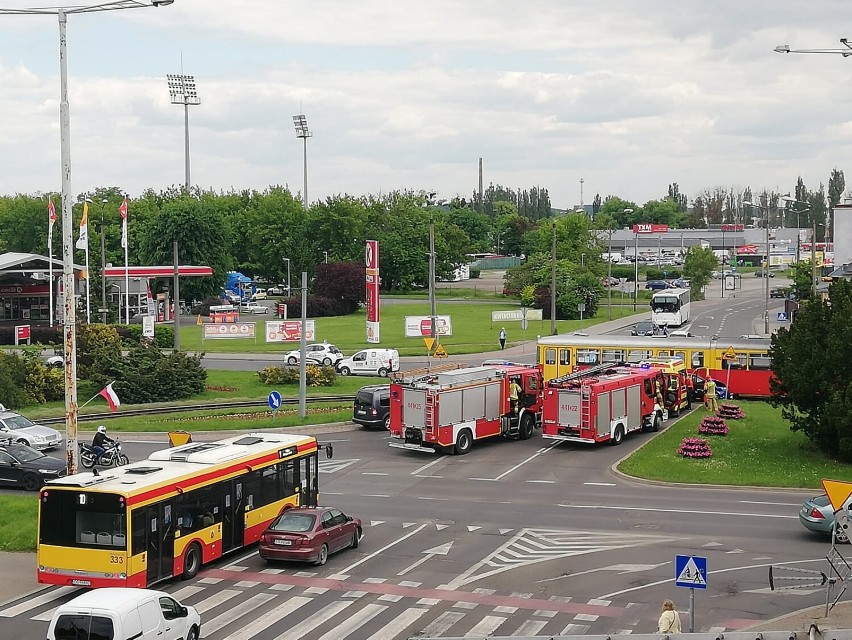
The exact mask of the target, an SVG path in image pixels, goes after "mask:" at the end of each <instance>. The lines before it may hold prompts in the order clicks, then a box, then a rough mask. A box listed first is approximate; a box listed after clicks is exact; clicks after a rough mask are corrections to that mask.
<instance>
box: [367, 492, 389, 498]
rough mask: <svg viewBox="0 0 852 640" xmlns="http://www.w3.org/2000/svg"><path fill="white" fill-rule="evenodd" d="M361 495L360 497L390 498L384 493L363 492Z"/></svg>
mask: <svg viewBox="0 0 852 640" xmlns="http://www.w3.org/2000/svg"><path fill="white" fill-rule="evenodd" d="M361 497H362V498H390V496H389V495H388V494H386V493H365V494H363V495H362V496H361Z"/></svg>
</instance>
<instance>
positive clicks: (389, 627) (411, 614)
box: [368, 608, 428, 640]
mask: <svg viewBox="0 0 852 640" xmlns="http://www.w3.org/2000/svg"><path fill="white" fill-rule="evenodd" d="M427 611H428V609H417V608H411V609H406V610H405V611H403V612H402V613H401V614H400V615H398V616H396V617H395V618H394V619H393V620H391V621H390V622H389V623H388V624H386V625H385V626H384V627H383V628H382V629H381V631H377V632H376V633H374V634H373V635H371V636H370V637H369V638H368V640H396V638H398V637H399V635H400V634H401V633H402V632H403V631H405V630H406V629H408V627H410V626H411V625H413V624H414V623H415V622H417V621H418V620H419V619H420V616H422V615H423V614H424V613H426V612H427Z"/></svg>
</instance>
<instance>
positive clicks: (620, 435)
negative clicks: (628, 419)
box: [610, 424, 624, 447]
mask: <svg viewBox="0 0 852 640" xmlns="http://www.w3.org/2000/svg"><path fill="white" fill-rule="evenodd" d="M622 440H624V427H622V426H621V425H620V424H619V425H616V427H615V432H614V433H613V434H612V440H610V444H612V446H614V447H617V446H618V445H620V444H621V441H622Z"/></svg>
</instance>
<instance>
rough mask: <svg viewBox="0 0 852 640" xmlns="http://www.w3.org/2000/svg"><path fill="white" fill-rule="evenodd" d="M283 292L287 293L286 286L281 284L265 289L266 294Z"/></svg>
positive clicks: (278, 294)
mask: <svg viewBox="0 0 852 640" xmlns="http://www.w3.org/2000/svg"><path fill="white" fill-rule="evenodd" d="M285 293H287V287H286V286H285V285H283V284H276V285H275V286H274V287H269V288H268V289H267V290H266V295H267V296H283V295H284V294H285Z"/></svg>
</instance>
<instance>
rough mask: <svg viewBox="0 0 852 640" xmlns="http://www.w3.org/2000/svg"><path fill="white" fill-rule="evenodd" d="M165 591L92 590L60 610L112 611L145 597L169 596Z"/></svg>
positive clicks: (119, 588)
mask: <svg viewBox="0 0 852 640" xmlns="http://www.w3.org/2000/svg"><path fill="white" fill-rule="evenodd" d="M167 595H168V594H167V593H165V592H164V591H154V590H152V589H135V588H127V587H103V588H101V589H92V590H91V591H87V592H85V593H83V594H82V595H79V596H77V597H76V598H74V599H73V600H69V601H68V602H66V603H65V604H63V605H62V606H61V607H60V610H62V609H64V610H71V611H73V610H75V609H78V608H80V607H91V608H92V609H112V608H119V607H122V606H123V605H126V604H129V603H135V602H138V601H139V600H142V599H144V598H145V597H151V596H156V597H160V596H167Z"/></svg>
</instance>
